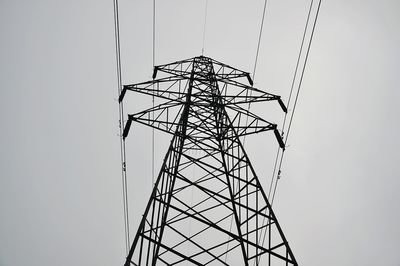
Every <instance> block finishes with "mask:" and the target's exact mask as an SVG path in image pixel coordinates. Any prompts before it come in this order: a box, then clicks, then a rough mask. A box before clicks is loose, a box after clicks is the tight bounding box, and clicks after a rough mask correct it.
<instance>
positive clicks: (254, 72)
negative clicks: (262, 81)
mask: <svg viewBox="0 0 400 266" xmlns="http://www.w3.org/2000/svg"><path fill="white" fill-rule="evenodd" d="M267 2H268V0H265V1H264V8H263V13H262V19H261V25H260V32H259V35H258V43H257V51H256V58H255V60H254V68H253V81H254V77H255V76H256V68H257V61H258V53H259V51H260V44H261V36H262V32H263V28H264V19H265V13H266V12H265V11H266V10H267ZM249 106H250V105H249Z"/></svg>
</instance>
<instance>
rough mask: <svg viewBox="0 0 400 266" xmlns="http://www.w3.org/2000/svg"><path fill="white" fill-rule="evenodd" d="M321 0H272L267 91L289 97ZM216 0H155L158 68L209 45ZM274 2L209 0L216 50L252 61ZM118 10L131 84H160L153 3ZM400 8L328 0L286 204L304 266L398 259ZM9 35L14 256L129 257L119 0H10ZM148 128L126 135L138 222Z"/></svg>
mask: <svg viewBox="0 0 400 266" xmlns="http://www.w3.org/2000/svg"><path fill="white" fill-rule="evenodd" d="M308 5H309V1H303V0H279V1H277V0H269V1H268V7H267V14H266V21H265V27H264V32H263V36H262V43H261V48H260V56H259V63H258V65H257V73H256V77H255V86H256V87H259V88H261V89H264V90H267V91H270V92H272V93H276V94H280V95H282V97H283V98H284V99H285V100H286V99H287V97H288V94H289V88H290V81H291V76H292V74H293V70H294V66H295V60H296V55H297V51H298V49H299V45H300V40H301V33H302V29H303V25H304V22H305V19H306V12H307V7H308ZM204 6H205V1H204V0H203V1H200V0H196V1H195V0H163V1H157V16H156V18H157V27H156V28H157V29H156V64H161V63H168V62H171V61H176V60H179V59H185V58H189V57H193V56H197V55H199V54H200V53H201V48H202V35H203V19H204ZM262 7H263V1H262V0H251V1H237V0H235V1H233V0H209V3H208V21H207V27H206V40H205V55H206V56H210V57H212V58H214V59H216V60H218V61H222V62H225V63H227V64H230V65H232V66H234V67H237V68H240V69H243V70H245V71H249V72H251V71H253V64H254V58H255V51H256V45H257V37H258V30H259V24H260V20H261V12H262ZM120 8H121V11H120V24H121V45H122V48H121V49H122V50H121V52H122V68H123V73H122V75H123V76H122V78H123V82H124V84H127V83H133V82H139V81H145V80H148V79H150V78H151V74H152V70H151V67H152V31H151V29H152V1H148V0H147V1H145V0H136V1H128V0H120ZM399 12H400V2H399V1H397V0H392V1H390V0H386V1H377V0H375V1H371V0H335V1H330V0H323V3H322V6H321V12H320V17H319V21H318V25H317V29H316V32H315V37H314V42H313V45H312V49H311V54H310V57H309V63H308V65H307V69H306V73H305V78H304V81H303V86H302V91H301V95H300V99H299V105H298V107H297V110H296V114H295V118H294V119H295V120H294V124H293V127H292V132H291V136H290V139H289V147H288V149H287V154H286V158H285V162H284V167H283V175H282V179H281V181H280V183H279V187H278V192H277V197H276V201H275V203H274V209H275V212H276V214H277V216H278V219H279V221H280V223H281V225H282V227H283V230H284V232H285V235H286V237H287V238H288V240H289V243H290V245H291V247H292V249H293V251H294V254H295V256H296V258H297V260H298V261H299V263H300V264H301V265H306V266H320V265H327V266H333V265H345V266H346V265H348V266H353V265H393V266H399V265H400V252H399V250H398V249H399V247H400V227H399V224H400V211H399V205H398V204H399V202H400V194H399V190H400V180H399V177H400V163H399V148H400V145H399V144H400V140H399V135H400V123H399V121H400V120H399V118H398V116H399V110H398V99H400V90H399V88H398V87H399V84H400V75H399V69H400V52H399V47H400V27H399V25H400V16H399ZM0 34H1V42H0V88H1V90H0V110H1V112H0V121H1V130H0V147H1V150H0V151H1V155H0V173H1V177H0V265H1V266H12V265H32V266H35V265H60V266H64V265H104V266H105V265H122V264H123V261H124V256H125V250H124V234H123V213H122V196H121V191H122V185H121V178H120V161H119V138H118V135H117V134H118V123H117V121H118V105H117V102H116V100H115V99H116V98H117V88H116V82H117V81H116V74H115V73H116V70H115V69H116V62H115V50H114V49H115V48H114V34H113V3H112V0H96V1H94V0H91V1H89V0H87V1H77V0H70V1H57V0H52V1H50V0H35V1H27V0H26V1H23V0H12V1H11V0H0ZM131 99H132V101H133V102H134V101H135V97H132V98H131ZM136 101H137V99H136ZM145 103H146V102H145ZM145 103H143V105H145ZM148 103H150V102H148ZM135 104H137V105H139V103H135V102H134V103H133V105H135ZM261 111H262V110H261ZM267 116H268V114H267ZM280 119H281V117H280V118H279V121H280ZM279 121H276V122H278V123H279ZM146 130H147V129H142V128H138V129H137V130H135V131H134V133H132V135H131V138H129V139H128V143H127V149H128V150H127V153H128V174H129V176H128V178H129V180H128V182H129V193H130V194H129V200H130V207H131V209H130V212H131V230H132V231H135V230H136V227H137V224H138V219H139V218H140V217H141V215H142V212H143V206H144V204H145V203H146V201H147V199H148V196H149V193H150V185H151V178H150V173H151V149H150V147H151V139H150V137H149V131H148V130H147V131H146ZM157 136H158V135H157ZM261 139H262V140H263V141H261V142H258V146H257V145H254V141H253V144H252V141H251V140H250V138H249V144H248V148H249V155H250V158H251V159H252V160H254V164H255V167H256V169H257V170H258V171H259V176H260V178H261V180H262V182H263V183H265V184H267V183H268V182H269V180H270V174H271V173H270V172H271V164H272V162H271V160H272V157H273V153H274V152H275V150H276V146H275V145H276V144H275V142H274V141H273V140H274V139H273V136H272V135H271V134H264V135H263V136H262V138H261ZM163 141H164V137H162V136H160V137H159V138H157V144H159V145H157V147H156V165H158V167H159V164H160V158H161V157H162V156H163V155H164V153H165V145H163V143H164V142H163ZM260 143H262V144H260ZM156 169H158V168H157V166H156Z"/></svg>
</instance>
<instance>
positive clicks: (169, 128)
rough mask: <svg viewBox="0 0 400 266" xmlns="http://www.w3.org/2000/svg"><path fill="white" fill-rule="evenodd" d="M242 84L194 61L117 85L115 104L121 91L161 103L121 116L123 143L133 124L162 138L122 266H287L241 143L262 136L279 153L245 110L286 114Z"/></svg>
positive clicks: (219, 66) (231, 72)
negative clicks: (257, 105) (162, 151)
mask: <svg viewBox="0 0 400 266" xmlns="http://www.w3.org/2000/svg"><path fill="white" fill-rule="evenodd" d="M157 73H160V74H162V75H163V77H161V78H158V79H155V78H156V75H157ZM244 81H245V82H249V83H250V86H248V85H245V84H244ZM252 85H253V84H252V80H251V78H250V75H249V73H247V72H243V71H240V70H238V69H235V68H233V67H230V66H228V65H225V64H223V63H220V62H217V61H215V60H213V59H211V58H207V57H204V56H200V57H195V58H191V59H188V60H182V61H178V62H175V63H171V64H166V65H160V66H156V67H155V69H154V73H153V80H152V81H148V82H143V83H139V84H134V85H125V86H124V87H123V90H122V92H121V95H120V98H119V101H122V100H123V98H124V96H125V94H126V92H127V91H134V92H138V93H142V94H147V95H151V96H154V97H158V98H159V99H161V100H162V103H161V104H159V105H157V106H154V107H152V108H149V109H147V110H145V111H142V112H139V113H136V114H129V115H128V120H127V122H126V125H125V128H124V133H123V137H124V138H126V137H127V135H128V132H129V129H130V127H131V123H132V122H133V121H135V122H138V123H141V124H144V125H147V126H150V127H153V128H155V129H158V130H161V131H164V132H167V133H169V134H171V135H172V140H171V143H170V145H169V148H168V151H167V153H166V155H165V158H164V161H163V164H162V167H161V170H160V172H159V174H158V177H157V179H156V181H155V184H154V188H153V191H152V194H151V197H150V200H149V201H148V204H147V207H146V209H145V212H144V215H143V218H142V220H141V222H140V225H139V228H138V231H137V233H136V235H135V238H134V240H133V243H132V247H131V249H130V252H129V254H128V257H127V259H126V263H125V266H128V265H297V262H296V260H295V257H294V255H293V253H292V251H291V249H290V247H289V245H288V242H287V240H286V238H285V236H284V234H283V232H282V229H281V227H280V225H279V223H278V220H277V219H276V216H275V214H274V212H273V211H272V208H271V205H270V203H269V202H268V199H267V197H266V194H265V192H264V190H263V188H262V186H261V184H260V182H259V180H258V177H257V175H256V173H255V171H254V169H253V167H252V164H251V163H250V160H249V158H248V156H247V154H246V152H245V150H244V148H243V144H242V142H241V137H243V136H246V135H250V134H254V133H258V132H263V131H268V130H272V131H273V132H274V133H275V136H276V137H277V139H278V141H279V144H280V146H281V147H282V148H283V146H284V145H283V141H282V139H281V138H280V134H279V132H278V130H277V126H276V125H275V124H272V123H270V122H267V121H266V120H264V119H262V118H261V117H259V116H257V115H255V114H253V113H251V112H249V111H248V110H247V109H246V107H247V104H249V103H253V102H261V101H271V100H276V101H278V103H279V104H280V106H281V107H282V109H283V110H284V111H285V112H286V107H285V106H284V104H283V102H282V101H281V99H280V96H277V95H273V94H269V93H266V92H264V91H261V90H259V89H256V88H253V87H252Z"/></svg>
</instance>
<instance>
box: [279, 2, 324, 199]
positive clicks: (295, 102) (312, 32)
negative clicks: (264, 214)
mask: <svg viewBox="0 0 400 266" xmlns="http://www.w3.org/2000/svg"><path fill="white" fill-rule="evenodd" d="M321 1H322V0H319V2H318V7H317V11H316V14H315V18H314V23H313V27H312V31H311V36H310V40H309V43H308V47H307V52H306V56H305V59H304V64H303V68H302V71H301V76H300V81H299V84H298V87H297V93H296V98H295V101H294V105H293V111H292V113H291V116H290V120H289V126H288V129H287V132H286V138H285V145H286V144H287V141H288V138H289V133H290V129H291V126H292V122H293V116H294V113H295V110H296V106H297V101H298V98H299V94H300V89H301V84H302V82H303V77H304V72H305V69H306V66H307V61H308V55H309V53H310V48H311V43H312V40H313V37H314V32H315V25H316V24H317V19H318V14H319V10H320V7H321ZM311 3H312V1H311ZM307 24H308V22H307ZM284 154H285V151H284V150H283V151H282V153H281V158H280V162H279V168H278V169H279V170H278V176H277V179H276V182H275V188H274V193H273V195H272V200H271V205H272V203H273V202H274V198H275V193H276V188H277V186H278V180H279V178H278V177H279V175H280V173H281V169H282V162H283V158H284Z"/></svg>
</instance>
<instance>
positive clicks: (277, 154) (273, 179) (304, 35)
mask: <svg viewBox="0 0 400 266" xmlns="http://www.w3.org/2000/svg"><path fill="white" fill-rule="evenodd" d="M313 3H314V0H311V2H310V7H309V9H308V14H307V20H306V24H305V26H304V31H303V37H302V40H301V45H300V50H299V53H298V56H297V61H296V67H295V70H294V73H293V78H292V84H291V86H290V93H289V99H288V102H287V107H288V108H289V106H290V102H291V99H292V94H293V88H294V84H295V81H296V77H297V73H298V68H299V64H300V59H301V55H302V54H303V47H304V41H305V38H306V35H307V29H308V25H309V21H310V15H311V11H312V6H313ZM287 115H288V113H287V112H286V113H285V116H284V118H283V124H282V138H283V135H284V130H285V125H286V119H287ZM285 144H286V142H285ZM280 152H281V149H280V148H279V147H278V150H277V152H276V157H275V163H274V170H273V171H272V179H271V184H270V186H269V191H268V198H270V196H271V192H272V187H273V186H274V181H275V173H276V169H277V166H278V159H279V155H280ZM279 174H280V173H278V176H279ZM274 191H275V189H274Z"/></svg>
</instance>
